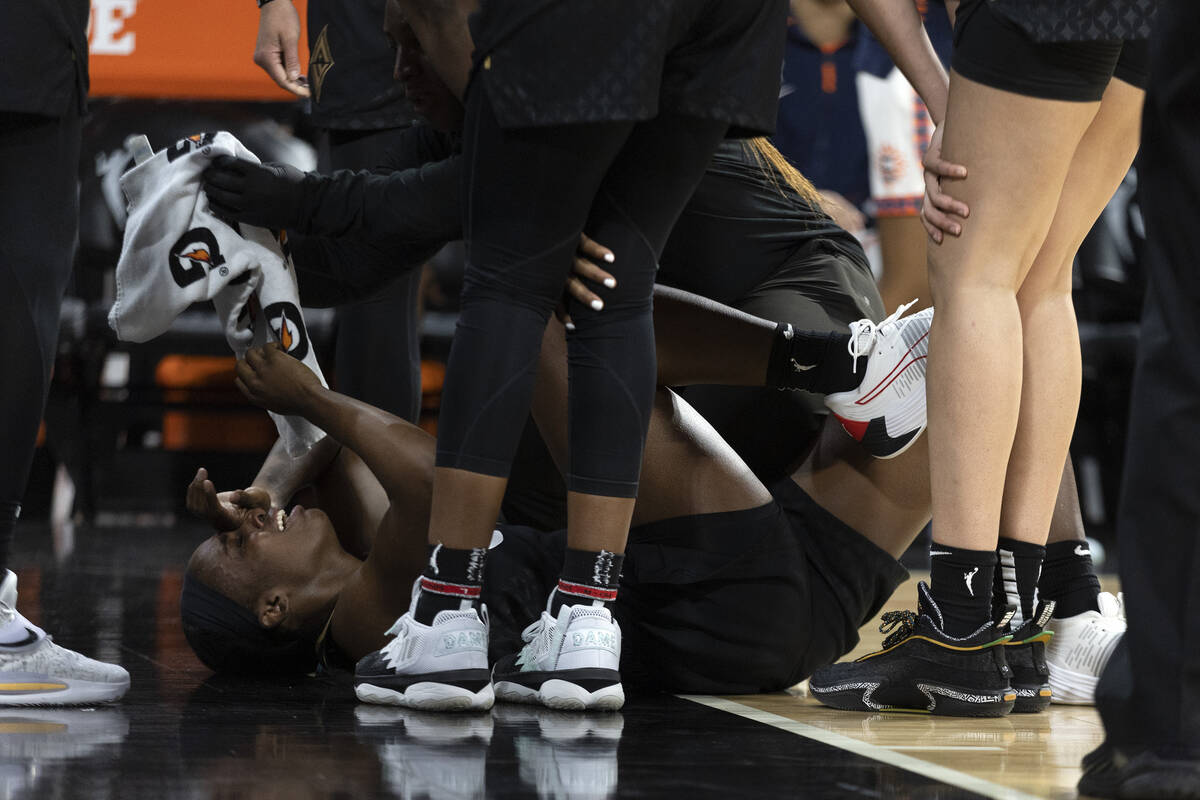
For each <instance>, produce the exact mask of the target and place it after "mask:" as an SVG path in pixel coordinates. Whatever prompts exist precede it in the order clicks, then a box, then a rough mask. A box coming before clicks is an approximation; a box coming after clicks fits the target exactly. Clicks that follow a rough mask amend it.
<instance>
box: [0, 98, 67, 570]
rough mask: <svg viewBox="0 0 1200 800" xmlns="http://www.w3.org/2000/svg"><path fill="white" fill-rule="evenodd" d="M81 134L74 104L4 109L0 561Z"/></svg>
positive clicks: (61, 259) (53, 298) (17, 491)
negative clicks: (66, 108)
mask: <svg viewBox="0 0 1200 800" xmlns="http://www.w3.org/2000/svg"><path fill="white" fill-rule="evenodd" d="M79 138H80V120H79V116H78V114H76V113H74V112H70V113H69V114H68V115H67V116H65V117H61V118H56V117H43V116H37V115H33V114H16V113H7V112H0V343H2V344H0V419H3V423H2V424H0V570H2V569H4V568H5V567H6V566H7V562H8V553H9V547H10V544H11V541H12V528H13V517H15V515H16V511H17V509H19V508H20V503H21V500H22V497H23V496H24V494H25V485H26V483H27V482H28V480H29V468H30V465H31V464H32V462H33V451H34V445H35V444H36V442H37V432H38V424H39V422H40V421H41V418H42V410H43V407H44V405H45V402H46V392H47V391H48V390H49V388H50V370H51V366H52V365H53V363H54V351H55V347H56V345H57V343H58V317H59V313H60V311H61V308H62V298H63V293H64V292H65V291H66V287H67V279H68V278H69V277H70V275H71V262H72V256H73V254H74V250H75V235H76V231H77V228H78V225H79V193H78V188H77V187H78V177H77V174H76V169H77V167H78V163H79ZM0 577H3V576H2V575H0Z"/></svg>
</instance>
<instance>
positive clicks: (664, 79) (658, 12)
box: [471, 0, 787, 136]
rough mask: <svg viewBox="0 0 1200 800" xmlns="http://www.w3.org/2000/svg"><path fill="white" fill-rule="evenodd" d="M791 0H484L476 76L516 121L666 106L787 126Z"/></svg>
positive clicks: (754, 131)
mask: <svg viewBox="0 0 1200 800" xmlns="http://www.w3.org/2000/svg"><path fill="white" fill-rule="evenodd" d="M786 19H787V3H786V2H784V0H754V2H747V0H483V3H482V7H481V9H480V11H479V12H478V13H477V14H474V15H472V17H471V32H472V34H473V35H474V38H475V69H474V71H473V78H472V81H473V82H476V81H477V82H481V83H484V84H486V87H487V92H488V98H489V99H490V100H491V103H492V107H493V108H494V109H495V112H496V118H497V119H498V120H499V121H500V125H501V126H502V127H505V128H521V127H531V126H538V125H563V124H570V123H578V122H611V121H618V120H635V121H636V120H648V119H652V118H653V117H655V116H657V115H658V113H659V111H660V110H661V111H671V112H675V113H678V114H686V115H689V116H694V117H700V118H703V119H714V120H719V121H722V122H728V123H729V124H730V126H731V127H730V135H731V136H747V135H749V136H757V135H764V134H770V133H772V132H773V131H774V130H775V112H776V107H777V106H778V103H779V74H780V73H779V70H780V64H781V62H782V59H783V48H784V43H785V33H786Z"/></svg>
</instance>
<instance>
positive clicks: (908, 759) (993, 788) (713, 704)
mask: <svg viewBox="0 0 1200 800" xmlns="http://www.w3.org/2000/svg"><path fill="white" fill-rule="evenodd" d="M676 697H681V698H683V699H684V700H691V701H692V702H693V703H698V704H700V705H702V706H708V707H709V708H715V709H717V710H718V711H725V712H728V713H730V714H735V715H737V716H739V717H744V718H746V719H751V720H754V721H755V722H761V723H763V724H764V725H770V726H771V727H773V728H779V729H780V730H784V731H787V732H788V733H794V734H796V735H797V736H803V737H805V738H806V739H812V740H814V741H817V742H821V743H822V744H827V745H830V746H832V747H836V748H838V749H839V750H846V751H849V752H851V753H855V754H857V755H860V756H865V757H867V758H870V759H874V760H875V761H882V762H884V763H886V764H891V765H892V766H895V767H899V768H900V769H905V770H908V771H909V772H915V773H916V774H918V775H923V776H925V777H927V778H933V779H935V780H939V781H941V782H942V783H947V784H950V785H951V786H957V787H958V788H960V789H967V790H968V791H972V792H976V793H977V794H981V795H983V796H985V797H991V798H995V799H996V800H1038V798H1037V797H1036V796H1035V795H1031V794H1028V793H1026V792H1023V791H1021V790H1020V789H1014V788H1012V787H1011V786H1001V785H1000V784H998V783H992V782H991V781H989V780H984V779H983V778H977V777H975V776H974V775H968V774H967V773H965V772H959V771H958V770H956V769H950V768H949V767H943V766H941V765H940V764H934V763H931V762H929V761H924V760H922V759H919V758H914V757H913V756H909V755H905V754H904V753H897V752H896V751H894V750H890V749H888V748H886V747H880V746H879V745H874V744H869V743H867V742H864V741H861V740H859V739H854V738H852V737H850V736H843V735H842V734H840V733H834V732H833V731H828V730H825V729H824V728H818V727H816V726H815V725H809V724H807V723H804V722H798V721H796V720H794V719H788V718H787V717H784V716H780V715H779V714H773V713H771V712H770V711H762V710H760V709H757V708H754V707H752V706H748V705H745V704H744V703H739V702H737V701H735V700H727V699H725V698H723V697H711V696H708V695H693V694H681V695H676Z"/></svg>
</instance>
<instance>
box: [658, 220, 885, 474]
mask: <svg viewBox="0 0 1200 800" xmlns="http://www.w3.org/2000/svg"><path fill="white" fill-rule="evenodd" d="M684 288H688V287H684ZM731 305H733V307H734V308H736V309H738V310H739V311H745V312H746V313H747V314H753V315H754V316H756V317H762V318H763V319H769V320H772V321H774V322H789V323H791V325H792V327H793V328H795V329H796V330H798V331H830V332H837V333H845V332H846V331H847V330H848V326H849V324H850V323H851V322H854V321H855V320H860V319H870V320H872V321H874V322H879V321H880V320H882V319H883V318H884V317H885V316H886V312H885V311H884V307H883V299H882V298H881V297H880V296H879V289H878V288H877V287H876V285H875V279H874V276H872V274H871V268H870V266H869V265H868V264H867V257H866V255H864V254H863V252H862V248H861V247H859V246H858V244H857V242H855V243H853V244H852V245H851V244H845V243H842V242H840V241H836V240H832V239H818V240H815V241H813V242H809V243H807V244H805V245H804V246H802V247H800V248H798V249H797V250H796V252H795V253H793V254H792V256H791V257H790V258H789V259H788V260H787V261H786V262H785V263H784V264H783V265H782V266H781V267H779V268H778V269H776V270H775V271H774V272H772V273H771V276H770V277H769V278H767V279H766V280H764V281H763V282H762V283H760V284H759V285H758V286H755V287H754V289H752V290H751V291H750V292H748V293H747V294H746V295H745V296H744V297H741V298H739V299H738V300H736V301H735V302H733V303H732V304H731ZM860 363H861V362H860ZM676 391H678V393H679V395H680V396H681V397H682V398H683V399H685V400H687V402H688V403H689V404H691V405H692V407H693V408H695V409H696V410H697V411H699V412H700V413H701V415H703V416H704V418H705V419H707V420H708V421H709V422H710V423H712V425H713V427H714V428H716V429H717V432H718V433H720V434H721V438H723V439H724V440H725V441H726V442H728V443H729V445H730V446H731V447H733V449H734V450H736V451H737V453H738V455H740V456H741V457H742V460H743V461H745V462H746V464H747V465H749V467H750V468H751V469H752V470H754V474H755V475H757V476H758V477H759V478H760V479H761V480H764V481H767V482H772V481H775V480H777V479H779V478H782V477H785V476H787V475H790V474H791V473H792V471H793V470H794V469H795V467H796V466H797V462H798V461H799V459H800V458H801V457H802V456H803V455H804V454H805V453H806V452H807V451H808V448H809V447H810V446H811V444H812V441H813V437H814V436H815V435H816V434H817V433H818V432H819V431H820V428H821V423H822V420H823V419H824V417H825V415H826V414H827V413H828V412H827V410H826V408H825V404H824V399H823V396H822V395H816V394H810V393H809V392H781V391H777V390H775V389H761V388H749V387H744V386H685V387H680V388H679V389H677V390H676Z"/></svg>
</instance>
